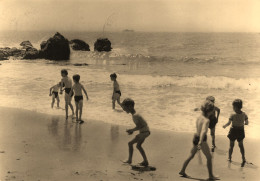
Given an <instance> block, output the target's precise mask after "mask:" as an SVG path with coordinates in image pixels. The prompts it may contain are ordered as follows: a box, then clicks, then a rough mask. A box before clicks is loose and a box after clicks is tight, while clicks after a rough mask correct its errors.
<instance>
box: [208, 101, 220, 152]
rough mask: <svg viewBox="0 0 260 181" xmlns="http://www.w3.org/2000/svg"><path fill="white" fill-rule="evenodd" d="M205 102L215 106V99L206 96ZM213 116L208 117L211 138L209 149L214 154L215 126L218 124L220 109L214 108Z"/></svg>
mask: <svg viewBox="0 0 260 181" xmlns="http://www.w3.org/2000/svg"><path fill="white" fill-rule="evenodd" d="M206 100H207V101H211V102H212V103H213V104H215V97H213V96H208V97H207V98H206ZM214 109H215V110H214V114H212V115H211V116H210V117H209V129H210V135H211V138H212V147H211V151H212V152H214V149H215V147H216V144H215V130H216V124H217V123H218V117H219V114H220V109H219V108H218V107H216V106H214ZM216 112H217V116H216Z"/></svg>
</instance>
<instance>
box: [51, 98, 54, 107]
mask: <svg viewBox="0 0 260 181" xmlns="http://www.w3.org/2000/svg"><path fill="white" fill-rule="evenodd" d="M54 103H55V97H52V102H51V108H53V105H54Z"/></svg>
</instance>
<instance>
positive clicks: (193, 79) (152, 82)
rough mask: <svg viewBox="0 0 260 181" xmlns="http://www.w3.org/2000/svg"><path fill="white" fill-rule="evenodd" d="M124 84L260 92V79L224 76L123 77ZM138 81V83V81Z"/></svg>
mask: <svg viewBox="0 0 260 181" xmlns="http://www.w3.org/2000/svg"><path fill="white" fill-rule="evenodd" d="M121 79H122V83H123V84H128V85H134V86H142V87H171V86H179V87H188V88H204V89H228V90H234V89H241V90H258V91H259V90H260V85H259V81H260V78H240V79H235V78H231V77H224V76H215V77H208V76H190V77H180V76H149V75H131V76H128V75H122V78H121ZM136 80H138V81H136Z"/></svg>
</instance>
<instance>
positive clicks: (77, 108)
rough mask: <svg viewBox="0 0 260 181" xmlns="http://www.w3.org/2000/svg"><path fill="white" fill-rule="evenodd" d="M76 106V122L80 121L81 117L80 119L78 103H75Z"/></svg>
mask: <svg viewBox="0 0 260 181" xmlns="http://www.w3.org/2000/svg"><path fill="white" fill-rule="evenodd" d="M75 105H76V121H78V120H79V117H78V112H79V106H78V103H77V102H76V101H75Z"/></svg>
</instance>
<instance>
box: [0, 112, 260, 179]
mask: <svg viewBox="0 0 260 181" xmlns="http://www.w3.org/2000/svg"><path fill="white" fill-rule="evenodd" d="M0 113H1V115H2V116H1V118H0V124H1V125H0V135H1V137H0V139H1V140H0V151H4V153H0V180H5V179H6V180H14V179H18V180H75V179H76V180H186V179H185V178H182V177H180V176H179V175H178V172H179V171H180V169H181V166H182V163H183V162H184V160H185V159H186V158H187V156H188V154H189V152H190V149H191V147H192V136H193V134H192V133H180V132H173V131H165V130H157V129H151V135H150V136H149V137H148V138H147V140H146V141H145V143H144V144H143V147H144V149H145V151H146V153H147V157H148V160H149V162H150V165H152V166H155V167H156V168H157V170H156V171H154V172H144V173H139V172H136V171H133V170H131V169H130V167H129V166H125V165H122V162H121V161H120V160H124V159H126V158H127V156H128V148H127V143H128V141H130V140H131V139H132V138H133V136H128V135H127V134H126V133H125V129H126V127H128V126H121V125H120V126H119V125H114V124H110V123H105V122H102V121H97V120H85V123H84V124H82V125H77V124H75V123H72V122H71V118H69V120H68V122H66V121H65V120H64V117H62V116H52V115H47V114H43V113H37V112H32V111H27V110H22V109H16V108H6V107H0ZM131 121H132V120H131V119H129V122H131ZM20 123H22V124H20ZM133 126H134V124H133ZM208 134H209V133H208ZM210 142H211V138H210V136H209V135H208V143H210ZM209 145H210V144H209ZM216 145H217V149H216V150H215V152H214V153H213V171H214V174H216V175H219V176H220V179H221V180H259V179H258V174H257V173H258V166H259V165H260V157H259V153H258V150H259V141H257V140H254V139H249V138H248V139H247V138H246V139H245V151H246V158H247V161H248V162H249V164H246V166H245V167H244V168H241V167H240V162H241V158H240V157H241V155H240V152H239V148H238V146H237V144H236V145H235V148H234V152H233V160H234V162H233V163H231V164H228V162H227V161H226V159H227V151H228V145H229V142H228V139H227V138H226V136H217V137H216ZM140 161H141V156H140V154H139V152H138V151H137V150H136V148H135V147H134V157H133V164H137V163H139V162H140ZM251 162H253V163H252V164H251ZM187 174H189V175H191V176H192V177H193V179H195V180H196V179H197V180H199V179H200V180H204V179H206V178H207V177H208V175H207V168H206V160H205V157H204V156H203V154H202V153H201V154H199V153H197V154H196V156H195V158H194V159H193V160H192V161H191V163H190V165H189V166H188V168H187Z"/></svg>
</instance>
